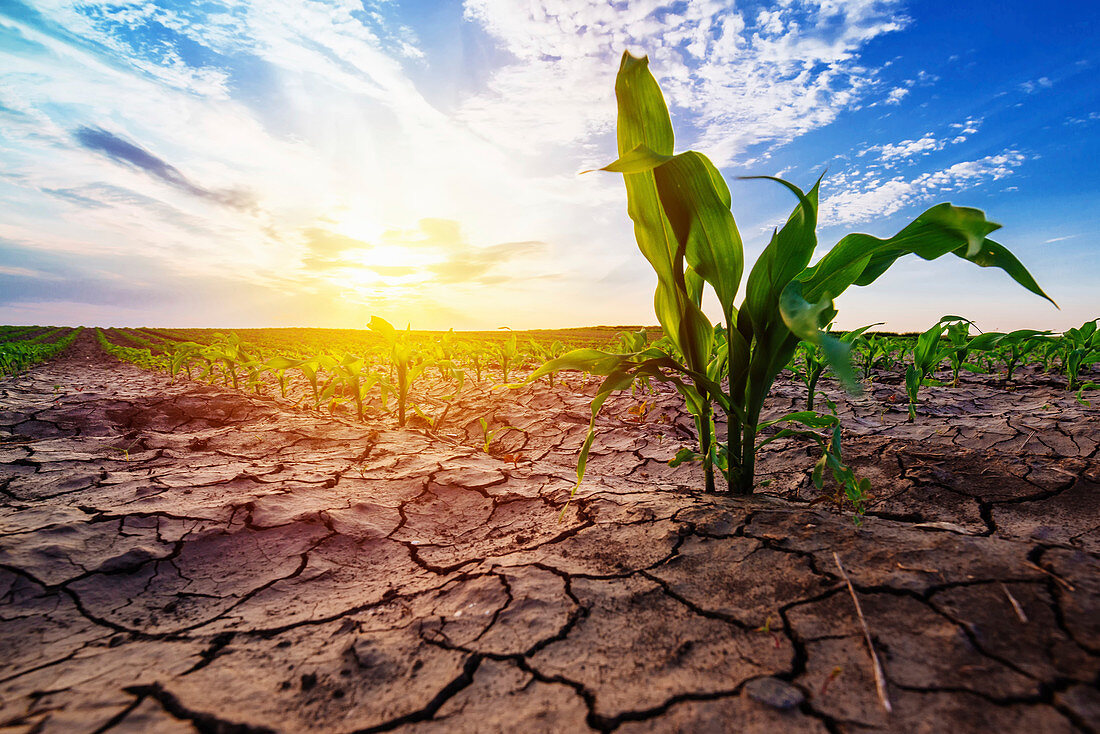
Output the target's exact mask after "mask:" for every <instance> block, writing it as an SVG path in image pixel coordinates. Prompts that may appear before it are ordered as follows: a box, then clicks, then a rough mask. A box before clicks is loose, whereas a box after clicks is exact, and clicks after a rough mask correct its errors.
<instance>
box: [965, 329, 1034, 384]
mask: <svg viewBox="0 0 1100 734" xmlns="http://www.w3.org/2000/svg"><path fill="white" fill-rule="evenodd" d="M1049 335H1050V332H1049V331H1036V330H1035V329H1017V330H1016V331H1010V332H1008V333H1007V334H1002V333H1000V332H995V331H990V332H986V333H985V334H982V337H986V338H987V339H988V340H989V341H988V342H985V341H982V342H981V343H982V345H983V346H986V347H987V349H989V350H992V351H993V356H995V357H996V358H998V359H999V360H1000V361H1001V362H1002V363H1003V364H1004V368H1005V379H1006V380H1009V381H1011V380H1012V376H1013V375H1014V374H1015V373H1016V368H1017V367H1019V366H1020V364H1021V363H1022V362H1024V361H1025V360H1026V358H1027V356H1028V355H1029V354H1030V353H1031V352H1032V351H1034V350H1035V349H1037V348H1039V347H1040V346H1041V345H1042V343H1043V342H1045V341H1046V340H1047V338H1048V337H1049ZM979 339H981V337H978V338H976V339H975V341H978V340H979Z"/></svg>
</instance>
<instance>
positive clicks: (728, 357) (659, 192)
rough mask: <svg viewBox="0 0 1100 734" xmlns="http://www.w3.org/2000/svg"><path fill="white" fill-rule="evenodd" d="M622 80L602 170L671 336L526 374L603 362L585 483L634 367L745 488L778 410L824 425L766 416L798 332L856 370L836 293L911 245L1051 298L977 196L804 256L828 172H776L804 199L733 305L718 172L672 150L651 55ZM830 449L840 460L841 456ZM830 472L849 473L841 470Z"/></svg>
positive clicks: (846, 370)
mask: <svg viewBox="0 0 1100 734" xmlns="http://www.w3.org/2000/svg"><path fill="white" fill-rule="evenodd" d="M615 93H616V97H617V100H618V151H619V158H618V159H617V160H616V161H614V162H613V163H611V164H609V165H607V166H605V167H604V168H603V169H602V170H606V171H613V172H618V173H621V174H622V175H623V179H624V181H625V183H626V193H627V213H628V214H629V215H630V218H631V219H632V220H633V222H634V235H635V238H636V239H637V242H638V247H639V249H640V250H641V252H642V254H643V255H644V256H645V258H646V259H647V260H648V261H649V263H650V265H651V266H652V267H653V269H654V271H655V272H656V274H657V290H656V292H655V293H654V298H653V305H654V311H655V312H656V316H657V320H658V321H659V322H660V324H661V326H662V328H663V329H664V332H665V334H666V335H667V336H668V338H669V339H670V341H671V342H672V344H673V346H674V349H673V350H672V352H673V354H666V353H663V352H661V351H660V350H658V349H653V348H650V349H645V350H641V351H638V352H634V353H630V354H614V353H609V352H603V351H600V350H595V349H579V350H574V351H572V352H569V353H567V354H565V355H563V356H561V357H559V358H557V359H554V360H551V361H550V362H547V363H546V364H544V365H543V366H542V367H540V368H539V369H538V370H536V371H535V372H534V373H533V374H532V375H531V376H530V378H528V379H529V380H534V379H537V378H538V377H540V376H542V375H543V374H546V373H548V372H553V371H557V370H561V369H581V370H586V371H588V372H591V373H594V374H599V375H603V376H604V380H603V382H602V384H601V385H600V387H599V389H598V391H597V394H596V396H595V398H594V399H593V402H592V406H591V413H592V419H591V422H590V423H589V432H588V436H587V438H586V439H585V442H584V445H583V446H582V449H581V453H580V457H579V460H578V466H577V479H578V485H579V483H580V480H581V479H583V476H584V469H585V465H586V462H587V456H588V452H589V450H590V448H591V445H592V438H593V435H594V426H595V418H596V415H597V413H598V412H599V410H600V408H601V407H602V405H603V403H604V402H605V401H606V399H607V397H608V396H609V395H610V394H611V393H612V392H614V391H616V390H621V389H624V388H626V387H629V386H630V385H631V384H632V383H633V382H634V380H636V379H638V378H645V377H654V378H657V379H660V380H664V381H666V382H670V383H672V384H673V385H674V386H675V387H676V389H677V390H678V391H679V392H680V394H681V395H682V396H683V397H684V400H685V402H686V404H687V408H688V410H689V411H691V413H692V415H693V416H694V418H695V422H696V426H697V428H698V433H699V449H700V451H699V453H700V455H701V456H700V458H701V460H702V462H703V466H704V471H705V476H706V488H707V490H708V491H709V490H713V489H714V466H716V465H717V466H718V467H719V468H720V469H722V470H723V473H724V474H725V478H726V482H727V486H728V488H729V490H730V491H731V492H733V493H735V494H742V495H744V494H750V493H751V492H752V490H753V478H754V475H755V467H756V452H757V449H758V447H759V444H758V439H757V434H758V432H759V431H760V429H762V428H764V427H765V425H769V426H770V425H773V424H777V423H787V424H788V425H790V424H791V423H795V424H797V423H801V424H803V425H805V426H807V427H808V428H815V429H816V428H822V427H828V421H826V420H825V417H824V416H818V415H816V414H814V413H812V412H809V411H800V412H796V413H790V414H787V415H785V416H782V417H781V418H779V419H777V420H775V421H769V422H768V423H767V424H761V422H760V413H761V410H762V408H763V406H764V400H765V398H766V397H767V396H768V394H769V392H770V391H771V387H772V383H773V382H774V380H775V378H776V376H777V375H778V373H779V372H780V370H782V369H783V367H784V366H785V365H786V364H787V363H788V362H789V361H790V359H791V357H792V355H793V354H794V351H795V348H796V347H797V345H798V342H799V340H805V341H807V342H809V343H811V344H814V345H818V346H820V347H821V348H822V350H823V351H824V353H825V356H826V359H827V360H828V362H829V364H830V365H831V366H832V368H833V370H834V372H835V373H836V374H837V375H838V376H839V377H840V378H841V379H842V380H843V381H845V382H848V383H849V384H852V383H853V382H854V381H853V380H852V375H851V366H850V363H849V360H848V348H847V346H846V345H844V344H842V343H841V342H839V341H838V340H837V339H835V338H834V337H831V336H829V335H827V334H825V333H824V332H823V331H822V330H821V328H822V327H823V326H824V325H826V324H828V323H829V322H830V321H832V320H833V318H834V317H835V316H836V309H835V308H834V306H833V299H834V298H836V297H837V296H839V295H840V294H841V293H843V292H844V291H845V290H846V289H847V288H848V287H850V286H852V285H859V286H865V285H870V284H871V283H873V282H874V281H875V280H877V279H878V278H879V276H881V275H882V274H883V273H885V272H886V271H887V270H888V269H889V268H890V266H891V265H893V264H894V263H895V262H896V261H897V260H898V258H900V257H902V256H903V255H907V254H916V255H918V256H919V257H921V258H924V259H925V260H934V259H936V258H939V257H942V256H943V255H946V254H948V253H950V254H954V255H956V256H958V257H960V258H963V259H965V260H969V261H970V262H973V263H974V264H976V265H979V266H982V267H991V266H992V267H999V268H1001V269H1002V270H1004V271H1005V272H1007V273H1008V274H1009V275H1010V276H1011V277H1012V278H1013V279H1014V280H1015V281H1016V282H1018V283H1019V284H1020V285H1022V286H1023V287H1025V288H1027V289H1028V290H1030V291H1032V292H1033V293H1036V294H1038V295H1040V296H1043V297H1044V298H1047V296H1046V294H1045V293H1043V291H1042V290H1041V289H1040V288H1039V286H1038V284H1036V282H1035V280H1034V279H1033V278H1032V277H1031V275H1030V274H1029V273H1028V272H1027V270H1026V269H1025V268H1024V266H1023V265H1022V264H1021V263H1020V262H1019V260H1017V259H1016V257H1014V256H1013V255H1012V254H1011V253H1010V252H1009V251H1008V250H1007V249H1005V248H1004V247H1003V246H1001V245H999V244H997V243H996V242H994V241H993V240H990V239H987V238H986V235H988V234H989V233H990V232H992V231H994V230H995V229H997V228H998V227H999V225H997V224H994V223H993V222H990V221H987V220H986V218H985V215H984V214H983V213H982V212H981V211H979V210H977V209H968V208H962V207H956V206H952V205H951V204H939V205H937V206H935V207H932V208H931V209H929V210H928V211H926V212H925V213H924V214H922V215H920V216H919V217H918V218H917V219H916V220H914V221H913V222H912V223H911V224H909V225H908V226H907V227H905V228H904V229H902V230H901V231H900V232H899V233H898V234H896V235H894V236H893V237H889V238H886V239H879V238H877V237H872V236H871V235H866V234H850V235H848V236H846V237H844V238H843V239H842V240H840V242H838V243H837V244H836V245H835V246H834V247H833V248H832V249H831V250H830V251H829V252H828V253H827V254H826V255H825V256H824V257H823V258H822V259H821V260H820V261H819V262H818V263H817V264H816V265H814V266H810V265H809V263H810V258H811V256H812V255H813V252H814V249H815V248H816V247H817V237H816V234H815V228H816V224H817V204H818V184H819V183H820V181H819V182H818V184H815V185H814V186H813V188H811V189H810V190H809V191H808V192H803V191H802V190H801V189H799V188H798V187H797V186H795V185H794V184H791V183H788V182H786V181H783V180H781V179H778V178H771V179H770V180H772V181H775V182H777V183H779V184H781V185H782V186H784V187H786V188H787V189H788V190H789V191H790V192H791V193H792V194H794V196H795V197H796V198H797V199H798V205H797V206H796V207H795V209H794V211H793V212H792V214H791V216H790V217H789V218H788V219H787V222H786V223H785V224H784V225H783V227H782V228H781V229H779V230H777V231H776V232H774V234H773V235H772V238H771V241H770V242H769V244H768V246H767V247H766V248H765V249H764V251H763V253H761V255H760V257H759V258H758V259H757V261H756V263H755V265H754V266H753V268H752V270H751V271H750V272H749V275H748V279H747V281H746V284H745V297H744V300H743V301H742V302H741V304H740V306H737V305H735V304H734V297H735V296H736V294H737V292H738V288H739V287H740V285H741V278H742V275H743V271H744V253H743V247H742V242H741V235H740V234H739V233H738V230H737V226H736V224H735V222H734V218H733V215H732V213H731V212H730V207H731V196H730V191H729V188H728V187H727V186H726V183H725V181H723V179H722V176H721V174H720V173H719V171H718V169H717V168H716V167H715V166H714V164H712V163H711V162H710V160H708V159H707V157H706V156H704V155H702V154H700V153H697V152H695V151H687V152H684V153H679V154H677V153H675V151H674V141H673V130H672V123H671V120H670V118H669V114H668V109H667V107H666V105H665V101H664V97H663V96H662V94H661V90H660V87H659V86H658V84H657V82H656V80H655V79H654V78H653V75H652V74H651V73H650V71H649V61H648V59H647V58H645V57H643V58H635V57H634V56H631V55H630V54H629V53H624V54H623V58H622V63H621V65H620V67H619V73H618V77H617V78H616V81H615ZM760 178H770V177H760ZM705 286H709V287H710V288H711V289H712V290H713V292H714V294H715V295H716V296H717V299H718V302H719V303H720V304H721V308H722V318H723V323H722V324H720V325H719V329H720V331H721V332H722V333H723V334H724V336H725V338H724V339H718V338H715V327H714V326H713V325H712V324H711V323H710V321H709V319H708V318H707V317H706V316H705V315H704V313H703V311H702V309H701V307H700V304H701V299H702V295H703V290H704V287H705ZM1048 300H1049V299H1048ZM715 406H717V407H718V408H719V409H720V410H721V411H722V412H723V413H724V414H725V415H726V417H727V426H728V428H727V433H726V437H725V443H722V442H720V441H719V440H718V437H716V436H715V435H714V434H715V431H714V420H713V410H714V407H715ZM832 428H833V433H834V436H835V435H839V430H838V428H837V426H836V425H835V423H834V424H832ZM781 432H784V433H799V432H800V431H797V430H795V429H792V428H787V429H784V430H783V431H781ZM814 435H815V436H816V434H814ZM764 440H765V441H766V440H768V439H764ZM829 445H832V442H830V443H829ZM826 451H827V452H828V451H829V449H828V447H827V448H826ZM828 463H829V464H830V466H834V465H835V466H834V469H835V468H836V466H839V462H833V461H830V462H828ZM849 474H850V472H849ZM834 476H836V478H837V479H838V480H841V481H845V480H844V478H843V477H842V476H841V475H840V474H838V473H837V471H834ZM847 481H852V480H851V479H848V480H847Z"/></svg>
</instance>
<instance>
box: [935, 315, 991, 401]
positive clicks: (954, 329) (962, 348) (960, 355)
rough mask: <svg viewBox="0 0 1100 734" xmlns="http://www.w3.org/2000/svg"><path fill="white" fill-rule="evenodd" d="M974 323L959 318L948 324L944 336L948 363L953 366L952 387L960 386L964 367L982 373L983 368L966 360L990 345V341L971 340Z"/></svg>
mask: <svg viewBox="0 0 1100 734" xmlns="http://www.w3.org/2000/svg"><path fill="white" fill-rule="evenodd" d="M971 326H973V323H972V322H970V321H968V320H966V319H964V318H959V319H958V320H956V321H950V322H948V323H947V331H946V333H945V334H944V337H945V339H946V344H945V345H944V353H945V355H946V357H947V361H948V362H949V363H950V364H951V387H958V386H959V373H960V372H961V371H962V368H963V367H966V368H967V369H968V370H970V371H971V372H980V371H982V368H981V367H979V366H978V365H976V364H971V363H969V362H967V361H966V358H967V357H968V356H969V355H970V353H971V352H978V351H982V350H984V349H988V348H989V347H988V343H989V342H990V341H991V340H990V339H988V338H987V339H971V338H970V327H971Z"/></svg>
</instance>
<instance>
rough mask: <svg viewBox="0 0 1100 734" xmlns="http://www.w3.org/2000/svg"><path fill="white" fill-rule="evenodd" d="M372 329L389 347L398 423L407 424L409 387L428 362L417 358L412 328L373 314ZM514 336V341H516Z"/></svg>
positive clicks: (400, 424) (388, 354)
mask: <svg viewBox="0 0 1100 734" xmlns="http://www.w3.org/2000/svg"><path fill="white" fill-rule="evenodd" d="M370 329H371V331H374V332H376V333H377V334H379V335H380V336H381V337H382V338H383V339H384V340H385V341H386V346H387V347H388V353H387V356H388V358H389V363H390V366H391V368H392V369H393V372H394V374H395V376H396V379H395V382H396V384H394V385H392V386H391V388H392V390H393V392H394V394H395V395H396V396H397V424H398V425H399V426H404V425H405V409H406V407H407V406H408V402H409V388H410V387H411V386H412V384H413V382H415V381H416V378H417V377H419V376H420V373H421V372H423V371H424V368H425V367H426V366H427V364H426V363H425V362H423V361H419V360H416V359H415V358H414V357H415V349H414V346H413V343H412V329H411V328H406V329H405V331H404V332H399V331H397V329H395V328H393V324H391V323H390V322H389V321H386V320H385V319H383V318H379V317H378V316H371V319H370ZM514 339H515V338H514V337H513V341H514Z"/></svg>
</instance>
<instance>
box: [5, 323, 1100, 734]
mask: <svg viewBox="0 0 1100 734" xmlns="http://www.w3.org/2000/svg"><path fill="white" fill-rule="evenodd" d="M1013 387H1014V388H1015V389H1011V390H1010V389H1006V388H1013ZM592 390H593V384H589V385H588V386H587V387H585V386H583V385H581V384H580V383H579V382H578V381H577V380H574V381H573V386H572V387H571V388H567V387H563V386H561V385H560V383H559V385H558V386H556V387H554V388H551V387H550V386H548V385H546V384H545V383H539V384H535V385H532V386H529V387H527V388H523V389H519V390H511V391H499V390H498V391H491V390H488V389H472V390H471V391H470V394H469V395H468V396H467V397H465V398H463V399H462V403H461V404H460V405H459V406H457V407H456V409H455V410H454V411H453V415H454V416H455V417H454V418H452V419H451V421H450V426H448V429H449V430H444V429H442V428H441V429H440V430H438V431H434V432H433V431H428V430H426V429H425V428H424V427H423V426H421V427H420V428H416V427H412V428H406V429H397V428H395V427H394V426H393V424H392V421H391V420H390V419H387V418H384V417H373V418H368V421H367V422H366V423H357V422H354V421H352V420H347V419H344V418H340V417H330V416H328V415H319V414H316V413H311V412H309V411H307V410H303V409H301V408H296V407H295V406H293V405H292V404H290V403H288V402H285V401H280V400H275V399H269V398H262V397H256V396H251V395H246V394H244V393H240V392H235V391H233V390H229V389H227V388H224V387H215V386H211V385H207V384H205V383H197V382H190V381H186V380H177V381H176V382H175V383H170V382H169V380H168V378H167V377H166V376H165V375H162V374H155V373H151V372H146V371H142V370H140V369H138V368H136V367H133V366H131V365H128V364H121V363H118V362H115V361H113V360H111V359H110V358H108V357H106V355H104V354H103V353H102V352H100V351H99V348H98V347H97V346H96V344H95V343H94V340H93V339H92V338H91V336H90V335H88V334H85V335H83V336H82V337H81V338H80V339H79V340H78V341H77V342H76V343H75V344H74V346H73V347H72V348H71V349H70V350H69V351H68V352H67V353H66V354H65V355H63V356H62V357H60V358H59V359H57V360H55V361H53V362H51V363H48V364H45V365H41V366H38V367H36V368H34V369H32V370H30V371H29V372H27V373H24V374H22V375H18V376H15V377H11V378H8V379H5V380H3V381H0V533H2V537H0V646H2V650H3V652H2V660H3V665H0V732H65V733H66V734H70V733H71V732H108V731H110V732H185V731H194V730H198V731H202V732H269V731H277V732H303V731H324V732H380V731H401V732H475V731H476V732H514V731H522V732H551V731H553V732H581V731H587V730H597V731H616V732H623V733H624V734H626V733H627V732H630V733H634V732H727V731H738V732H864V731H892V732H945V731H951V732H953V734H962V733H963V732H979V731H980V732H986V731H1003V732H1029V734H1039V733H1046V732H1072V731H1091V732H1095V731H1097V730H1100V693H1098V685H1097V684H1098V675H1100V506H1098V505H1100V495H1098V492H1097V487H1098V484H1100V459H1098V454H1097V445H1098V443H1100V417H1098V414H1097V411H1095V410H1090V409H1088V408H1086V407H1085V406H1083V405H1080V404H1078V403H1076V402H1075V401H1074V400H1073V399H1072V396H1071V395H1069V394H1067V393H1066V392H1065V390H1064V389H1063V388H1062V387H1061V386H1060V385H1058V384H1057V380H1055V379H1051V378H1047V377H1046V376H1044V375H1039V374H1029V375H1028V377H1027V379H1025V380H1022V381H1021V382H1020V383H1019V384H1016V385H1007V386H1006V385H998V384H994V383H992V382H984V383H983V382H981V381H979V380H978V379H977V378H974V379H973V380H972V381H970V382H967V383H966V384H964V385H963V386H962V387H959V388H956V389H950V388H931V389H929V390H927V391H926V393H925V402H924V403H923V404H922V406H921V411H920V414H919V415H918V417H917V420H916V421H915V422H914V423H907V422H906V421H905V417H906V416H905V410H904V406H903V405H902V404H903V403H904V397H903V395H904V393H903V388H902V387H901V386H899V385H897V384H896V383H895V384H891V383H890V382H889V381H888V380H884V381H881V382H878V383H876V384H875V385H874V386H873V387H872V388H871V389H870V390H869V391H868V392H867V393H865V394H864V395H863V396H862V397H858V398H845V397H844V396H843V395H840V394H839V393H833V397H834V398H835V399H836V400H838V404H839V410H840V414H841V416H842V418H843V419H844V423H845V441H846V446H847V455H848V457H849V458H850V459H851V461H852V463H853V465H854V467H855V469H856V471H857V473H858V474H860V475H864V476H868V477H870V478H871V480H872V482H873V485H874V495H873V497H872V500H871V502H870V504H869V507H868V512H867V515H866V517H865V519H864V521H863V523H862V525H857V524H856V523H855V522H854V521H853V516H852V515H851V514H850V513H848V512H844V511H842V510H840V509H838V508H837V507H836V506H835V505H832V504H830V503H829V502H828V501H822V498H821V497H819V496H818V493H817V492H816V491H815V490H814V489H813V485H812V483H811V482H810V481H809V478H808V468H809V467H810V465H812V463H813V460H814V457H813V455H812V452H811V451H810V449H809V448H808V447H807V445H806V444H804V443H800V442H798V441H796V440H793V439H791V440H782V441H776V442H775V443H773V444H771V445H770V446H769V447H768V449H767V450H766V451H765V453H764V454H763V456H762V461H761V471H760V479H761V483H762V489H761V491H760V492H759V493H758V494H757V495H755V496H754V497H752V498H751V499H739V498H731V497H726V496H722V495H707V494H704V493H702V492H700V491H698V488H699V487H700V485H701V481H700V476H699V472H698V469H697V468H692V467H680V468H678V469H675V470H674V469H671V468H670V467H669V466H668V465H667V462H668V460H669V459H670V458H671V457H672V456H673V455H674V454H675V451H676V449H677V448H679V447H680V446H681V445H683V444H684V442H685V441H687V439H688V438H689V435H690V432H689V430H688V429H689V428H690V422H689V421H688V420H687V419H686V417H685V416H684V415H683V414H682V411H680V410H679V409H678V408H677V401H676V398H675V396H672V395H667V394H664V393H660V392H659V393H657V394H645V395H641V394H639V395H633V396H632V395H626V394H624V395H621V396H618V397H616V398H615V399H614V400H613V401H611V402H609V403H608V407H607V408H606V409H605V412H604V414H603V415H602V416H601V418H600V421H599V423H598V426H599V434H598V436H597V439H596V443H595V449H594V454H593V457H592V461H591V464H590V467H589V475H588V478H587V479H586V481H585V484H584V486H583V487H582V489H581V490H580V492H579V493H578V494H577V496H576V498H575V499H574V500H573V501H572V502H571V503H569V504H568V505H567V506H566V505H565V500H566V498H567V497H568V494H569V491H570V488H571V486H572V478H573V472H574V468H575V464H574V462H575V458H576V451H577V448H578V446H579V445H580V442H581V439H582V437H583V434H584V431H585V429H586V427H587V421H588V407H587V401H588V397H589V396H590V395H591V393H592ZM799 394H800V393H799V390H798V388H796V387H794V386H793V385H790V384H779V385H778V386H777V390H776V394H775V396H774V398H773V399H772V401H771V402H770V403H769V411H771V412H772V413H773V414H774V413H776V412H778V411H781V410H785V409H789V408H790V407H792V406H793V405H795V403H796V401H797V400H799ZM642 401H645V402H646V403H647V409H646V410H645V411H640V410H638V409H637V408H635V412H634V413H631V412H630V410H629V409H630V408H631V407H632V406H637V405H638V404H639V403H640V402H642ZM637 413H644V416H642V418H639V416H638V415H637ZM478 417H485V418H487V419H488V420H489V421H490V424H491V425H494V426H505V425H507V426H513V427H514V428H510V429H507V430H503V431H502V432H501V433H500V435H499V436H498V437H497V438H496V439H495V444H496V445H495V446H494V447H493V451H492V453H487V452H485V451H484V450H483V436H482V435H481V433H480V428H479V424H478V421H477V418H478ZM563 506H564V507H566V509H565V511H564V513H562V508H563ZM559 515H561V517H560V519H559ZM834 553H835V554H836V556H835V558H834ZM837 559H839V560H840V562H841V564H842V566H843V569H844V571H846V573H847V576H848V578H849V579H850V580H851V583H852V586H853V589H854V593H855V596H856V598H857V599H858V600H859V603H860V606H861V609H862V612H863V615H864V616H865V620H866V624H867V627H868V629H869V631H870V635H871V638H872V640H873V642H874V646H875V649H876V651H877V653H878V656H879V658H880V660H881V664H882V669H883V672H884V679H885V681H884V682H885V693H886V695H887V697H888V700H889V701H890V702H891V704H892V712H889V713H888V712H887V711H886V710H885V708H884V706H883V703H882V701H881V700H880V697H879V696H878V694H877V693H876V685H875V679H874V675H873V672H872V666H871V662H870V657H869V654H868V647H867V644H866V642H865V639H864V635H863V631H862V629H861V626H860V620H859V617H858V616H857V614H856V610H855V605H854V603H853V597H852V594H851V593H850V592H849V589H848V587H847V585H846V584H845V582H844V577H843V574H842V573H841V571H840V568H838V565H837V562H836V561H837Z"/></svg>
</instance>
